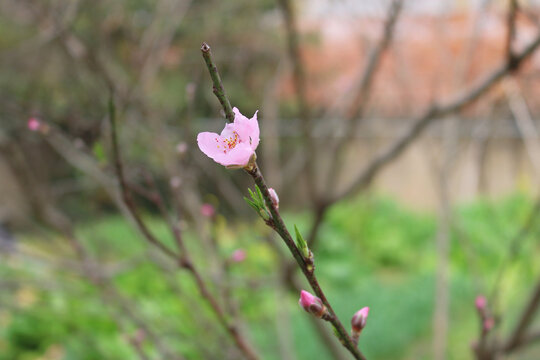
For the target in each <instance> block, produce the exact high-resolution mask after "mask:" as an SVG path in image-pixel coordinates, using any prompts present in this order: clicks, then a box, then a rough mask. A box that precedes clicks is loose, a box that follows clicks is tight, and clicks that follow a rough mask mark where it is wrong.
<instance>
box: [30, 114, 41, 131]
mask: <svg viewBox="0 0 540 360" xmlns="http://www.w3.org/2000/svg"><path fill="white" fill-rule="evenodd" d="M27 126H28V130H30V131H38V130H39V128H40V127H41V122H40V121H39V120H38V119H37V118H35V117H31V118H30V119H28V123H27Z"/></svg>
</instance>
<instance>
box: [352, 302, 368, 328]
mask: <svg viewBox="0 0 540 360" xmlns="http://www.w3.org/2000/svg"><path fill="white" fill-rule="evenodd" d="M368 314H369V307H367V306H366V307H363V308H361V309H360V310H358V311H357V312H356V313H355V314H354V315H353V317H352V319H351V326H352V330H353V331H355V332H357V333H359V332H360V331H362V329H363V328H364V327H365V326H366V322H367V317H368Z"/></svg>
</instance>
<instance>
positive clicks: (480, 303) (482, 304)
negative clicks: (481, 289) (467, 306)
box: [474, 295, 487, 311]
mask: <svg viewBox="0 0 540 360" xmlns="http://www.w3.org/2000/svg"><path fill="white" fill-rule="evenodd" d="M486 303H487V300H486V298H485V296H483V295H478V296H477V297H476V299H475V301H474V305H475V306H476V308H477V309H478V310H479V311H483V310H484V309H485V308H486Z"/></svg>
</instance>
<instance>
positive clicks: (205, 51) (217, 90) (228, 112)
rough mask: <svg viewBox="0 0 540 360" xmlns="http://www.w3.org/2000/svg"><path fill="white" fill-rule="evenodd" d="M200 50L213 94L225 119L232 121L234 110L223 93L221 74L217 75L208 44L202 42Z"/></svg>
mask: <svg viewBox="0 0 540 360" xmlns="http://www.w3.org/2000/svg"><path fill="white" fill-rule="evenodd" d="M201 52H202V55H203V58H204V62H205V63H206V66H207V67H208V72H210V77H211V78H212V82H213V83H214V88H213V91H214V95H216V97H217V98H218V100H219V102H220V104H221V106H222V107H223V110H224V111H225V117H226V118H227V121H228V122H230V123H232V122H233V121H234V112H233V110H232V107H231V103H230V102H229V98H228V97H227V94H226V93H225V88H224V87H223V83H222V82H221V76H219V72H218V69H217V66H216V64H215V63H214V60H213V59H212V51H211V50H210V46H209V45H208V44H207V43H203V44H202V46H201Z"/></svg>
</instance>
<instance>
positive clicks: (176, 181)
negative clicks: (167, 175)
mask: <svg viewBox="0 0 540 360" xmlns="http://www.w3.org/2000/svg"><path fill="white" fill-rule="evenodd" d="M169 184H170V185H171V187H172V188H173V189H177V188H179V187H180V185H182V179H180V178H179V177H178V176H173V177H172V178H171V180H170V181H169ZM203 206H204V205H203ZM210 206H212V205H210ZM201 213H202V209H201Z"/></svg>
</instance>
